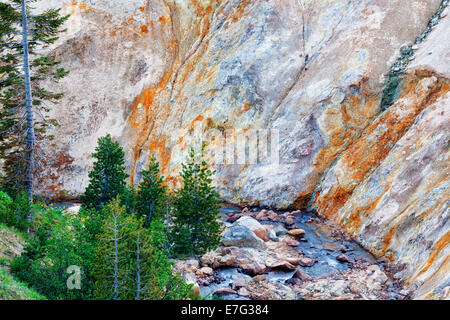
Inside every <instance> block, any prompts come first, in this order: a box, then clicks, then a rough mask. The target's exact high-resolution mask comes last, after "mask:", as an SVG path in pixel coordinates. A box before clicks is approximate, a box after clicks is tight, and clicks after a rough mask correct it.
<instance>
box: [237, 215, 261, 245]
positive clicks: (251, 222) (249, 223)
mask: <svg viewBox="0 0 450 320" xmlns="http://www.w3.org/2000/svg"><path fill="white" fill-rule="evenodd" d="M235 225H236V226H244V227H247V228H249V229H250V230H251V231H253V232H254V233H255V234H256V236H258V237H259V238H261V239H262V240H264V241H269V234H268V232H267V229H266V228H265V227H264V226H263V225H262V224H260V223H259V222H258V221H257V220H256V219H254V218H252V217H249V216H244V217H240V218H239V220H237V221H236V223H235Z"/></svg>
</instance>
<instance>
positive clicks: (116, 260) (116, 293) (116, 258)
mask: <svg viewBox="0 0 450 320" xmlns="http://www.w3.org/2000/svg"><path fill="white" fill-rule="evenodd" d="M117 228H118V227H117V215H114V284H113V286H114V295H113V300H117V298H118V296H119V275H118V273H119V248H118V243H117V242H118V241H117Z"/></svg>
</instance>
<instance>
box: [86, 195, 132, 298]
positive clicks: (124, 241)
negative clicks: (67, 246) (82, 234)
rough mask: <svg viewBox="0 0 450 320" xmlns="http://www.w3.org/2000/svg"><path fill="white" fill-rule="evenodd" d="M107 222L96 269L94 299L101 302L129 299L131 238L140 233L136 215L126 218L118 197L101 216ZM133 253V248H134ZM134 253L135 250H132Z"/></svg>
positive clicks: (98, 250) (104, 223) (99, 245)
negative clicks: (137, 232)
mask: <svg viewBox="0 0 450 320" xmlns="http://www.w3.org/2000/svg"><path fill="white" fill-rule="evenodd" d="M102 215H103V217H104V220H103V226H102V231H101V233H100V235H99V237H98V240H99V243H98V247H97V252H96V256H97V259H96V262H95V265H94V269H95V271H94V276H95V278H96V283H95V287H96V288H95V297H96V298H98V299H113V300H118V299H127V297H129V296H130V294H132V293H130V292H131V290H130V287H131V283H130V272H129V271H130V269H132V265H133V259H132V251H131V250H129V249H130V247H132V246H131V245H130V243H131V241H130V240H131V239H132V235H133V234H135V233H136V231H137V229H138V222H137V220H136V218H135V216H133V215H127V214H126V210H125V206H123V205H121V204H120V199H119V197H116V198H114V199H113V200H112V201H110V202H109V203H108V204H107V205H106V206H105V208H104V209H103V213H102ZM133 249H134V246H133ZM133 251H134V250H133Z"/></svg>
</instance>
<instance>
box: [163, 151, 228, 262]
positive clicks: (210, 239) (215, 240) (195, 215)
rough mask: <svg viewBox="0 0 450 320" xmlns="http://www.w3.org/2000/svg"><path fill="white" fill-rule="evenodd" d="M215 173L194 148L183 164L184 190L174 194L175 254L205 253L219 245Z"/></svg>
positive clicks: (173, 227) (173, 237) (172, 233)
mask: <svg viewBox="0 0 450 320" xmlns="http://www.w3.org/2000/svg"><path fill="white" fill-rule="evenodd" d="M213 174H214V172H213V171H211V170H209V169H208V166H207V163H206V162H205V161H204V160H203V149H202V151H201V153H200V159H199V160H197V159H196V155H195V152H194V149H193V148H191V149H190V152H189V159H188V162H187V164H183V165H182V171H181V177H182V178H183V187H182V188H181V189H180V190H177V191H176V192H175V205H174V212H173V221H172V231H171V236H172V239H173V245H174V251H175V252H176V253H178V254H181V255H192V254H202V253H204V252H206V251H208V250H209V249H213V248H216V247H217V246H218V245H219V243H220V233H221V231H222V226H221V224H220V222H219V221H218V218H219V208H220V207H219V202H220V200H219V194H218V193H217V192H216V190H215V188H214V187H213V186H212V176H213Z"/></svg>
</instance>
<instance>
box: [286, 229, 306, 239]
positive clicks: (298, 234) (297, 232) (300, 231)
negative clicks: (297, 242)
mask: <svg viewBox="0 0 450 320" xmlns="http://www.w3.org/2000/svg"><path fill="white" fill-rule="evenodd" d="M288 234H289V235H291V236H294V237H304V236H305V234H306V232H305V230H303V229H292V230H289V231H288Z"/></svg>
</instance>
